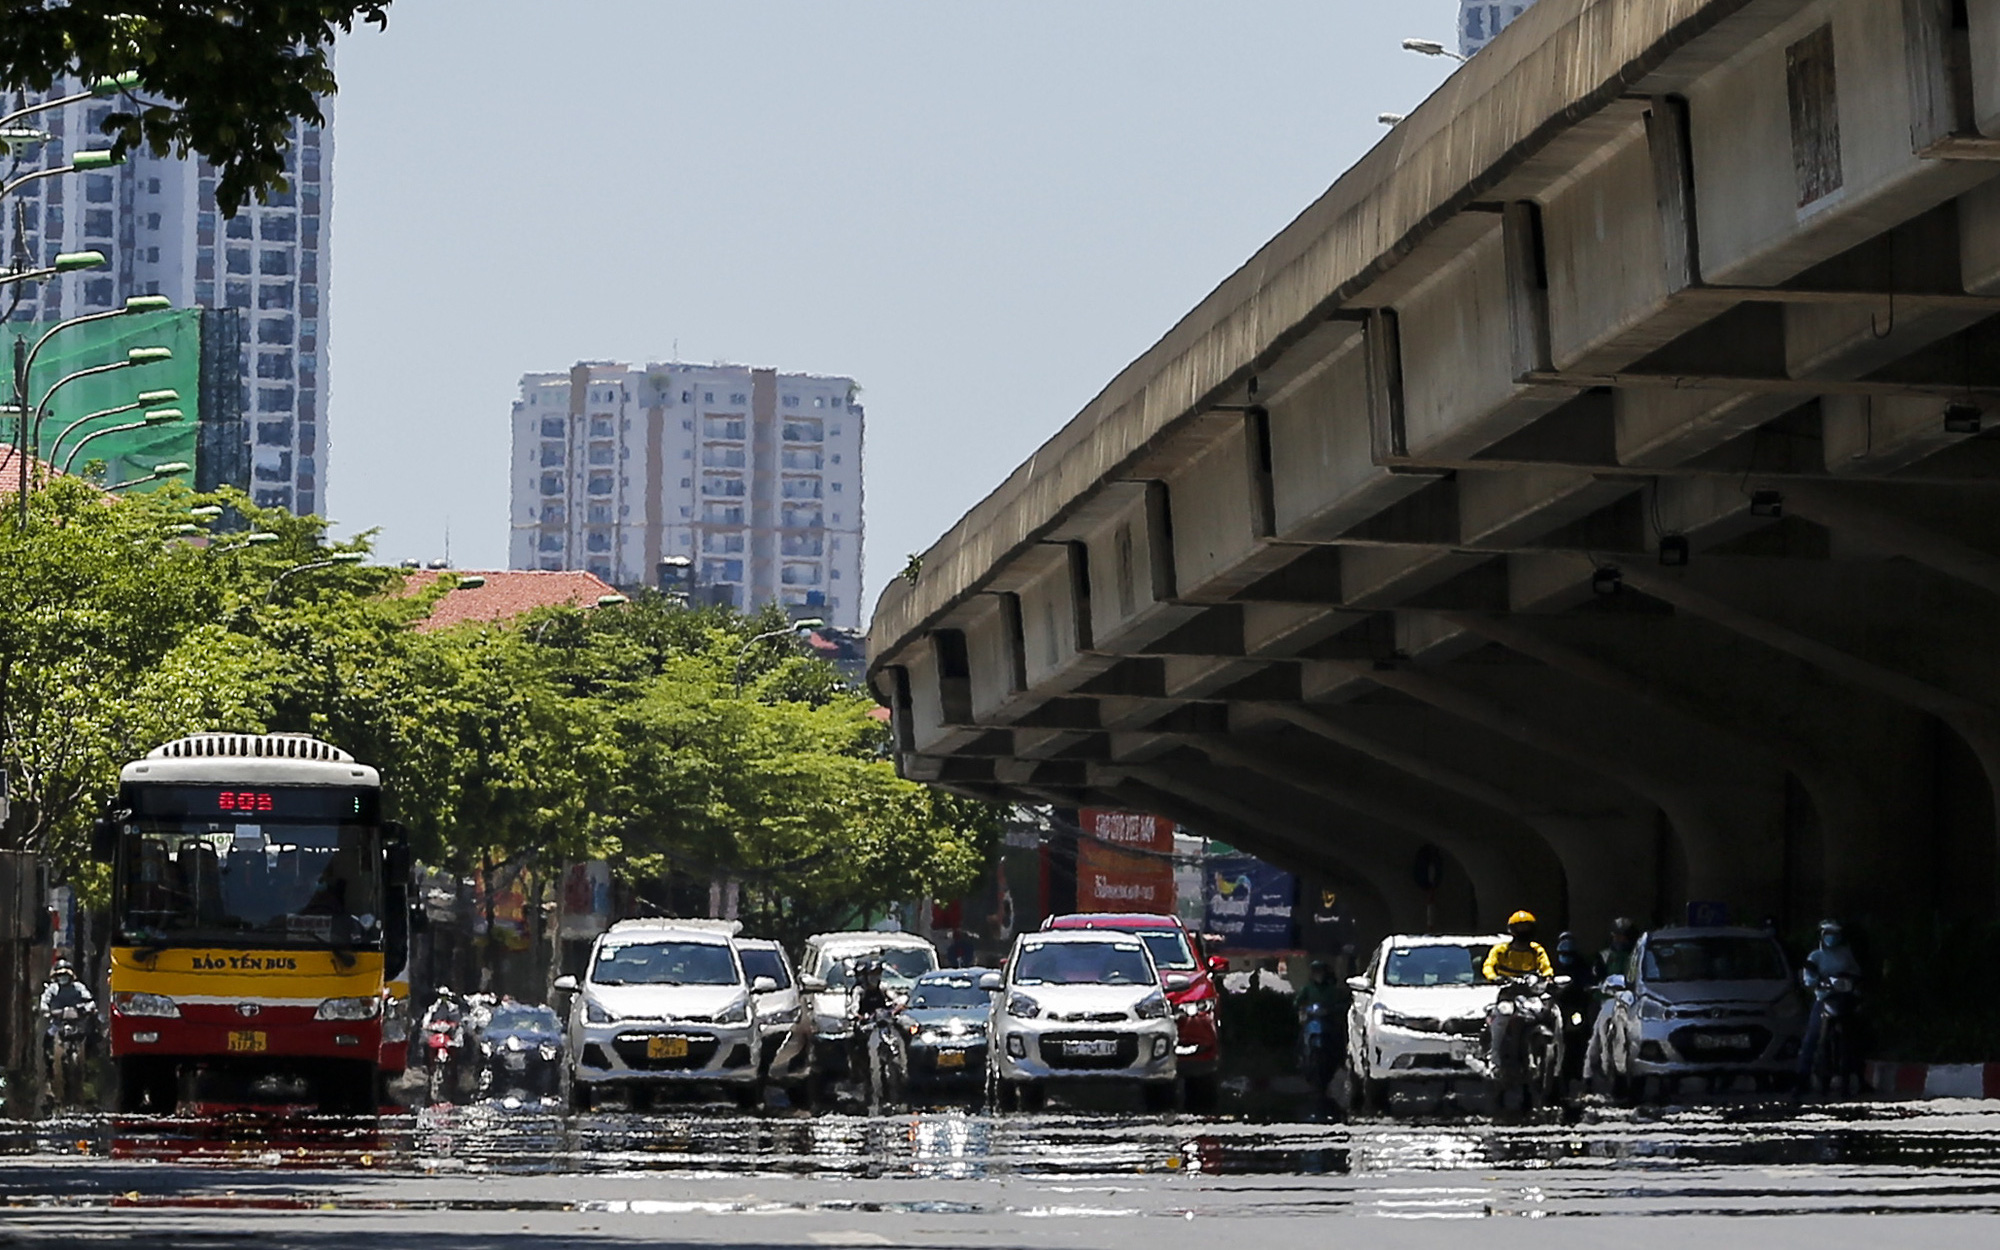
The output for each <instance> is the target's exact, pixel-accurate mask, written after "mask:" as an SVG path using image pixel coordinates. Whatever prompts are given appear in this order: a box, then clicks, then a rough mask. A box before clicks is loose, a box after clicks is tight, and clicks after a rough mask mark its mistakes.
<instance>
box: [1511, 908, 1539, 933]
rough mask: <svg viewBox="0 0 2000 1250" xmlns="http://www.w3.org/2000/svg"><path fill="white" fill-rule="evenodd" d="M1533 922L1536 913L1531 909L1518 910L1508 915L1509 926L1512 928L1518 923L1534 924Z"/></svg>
mask: <svg viewBox="0 0 2000 1250" xmlns="http://www.w3.org/2000/svg"><path fill="white" fill-rule="evenodd" d="M1533 923H1535V913H1534V912H1531V911H1517V912H1515V913H1514V914H1513V915H1511V916H1509V917H1507V927H1508V928H1510V929H1511V928H1513V927H1514V926H1515V925H1517V924H1533Z"/></svg>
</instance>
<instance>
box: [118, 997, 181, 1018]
mask: <svg viewBox="0 0 2000 1250" xmlns="http://www.w3.org/2000/svg"><path fill="white" fill-rule="evenodd" d="M111 1005H112V1006H113V1007H115V1008H117V1010H118V1014H119V1015H121V1016H159V1017H161V1018H163V1019H167V1020H178V1019H180V1016H181V1008H180V1004H179V1003H176V1002H175V1001H174V1000H173V999H171V998H168V997H167V996H166V995H165V994H133V993H125V994H113V995H112V996H111Z"/></svg>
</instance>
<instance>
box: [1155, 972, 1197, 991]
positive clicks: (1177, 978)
mask: <svg viewBox="0 0 2000 1250" xmlns="http://www.w3.org/2000/svg"><path fill="white" fill-rule="evenodd" d="M1161 984H1163V985H1165V986H1166V987H1167V993H1169V994H1178V993H1180V992H1181V991H1182V990H1184V989H1186V988H1187V987H1188V986H1190V985H1193V984H1194V978H1193V977H1191V976H1189V975H1188V974H1187V973H1185V972H1169V973H1168V974H1167V975H1166V976H1165V977H1164V978H1162V980H1161Z"/></svg>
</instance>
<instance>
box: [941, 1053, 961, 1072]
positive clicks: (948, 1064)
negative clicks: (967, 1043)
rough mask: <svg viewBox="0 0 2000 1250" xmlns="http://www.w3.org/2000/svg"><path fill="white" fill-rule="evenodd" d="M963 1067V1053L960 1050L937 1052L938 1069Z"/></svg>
mask: <svg viewBox="0 0 2000 1250" xmlns="http://www.w3.org/2000/svg"><path fill="white" fill-rule="evenodd" d="M964 1066H965V1052H964V1051H962V1050H941V1051H939V1052H938V1067H940V1068H962V1067H964Z"/></svg>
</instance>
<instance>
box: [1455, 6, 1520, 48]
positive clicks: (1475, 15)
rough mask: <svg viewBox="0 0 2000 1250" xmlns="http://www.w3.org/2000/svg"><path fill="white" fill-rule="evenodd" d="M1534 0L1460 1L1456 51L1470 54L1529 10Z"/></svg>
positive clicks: (1489, 41)
mask: <svg viewBox="0 0 2000 1250" xmlns="http://www.w3.org/2000/svg"><path fill="white" fill-rule="evenodd" d="M1534 3H1535V0H1459V4H1458V54H1459V55H1460V56H1471V55H1472V54H1473V53H1475V52H1477V51H1479V50H1480V49H1481V48H1483V47H1485V46H1486V45H1487V44H1489V43H1491V42H1492V41H1493V36H1495V35H1497V34H1499V33H1500V32H1501V31H1503V30H1505V29H1507V25H1508V23H1510V22H1512V21H1513V20H1514V19H1515V18H1517V17H1519V16H1521V14H1523V13H1525V12H1527V11H1528V9H1529V8H1530V6H1532V5H1533V4H1534Z"/></svg>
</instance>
